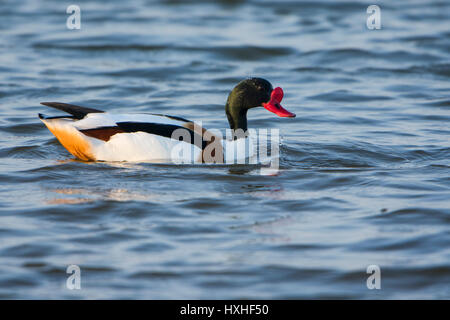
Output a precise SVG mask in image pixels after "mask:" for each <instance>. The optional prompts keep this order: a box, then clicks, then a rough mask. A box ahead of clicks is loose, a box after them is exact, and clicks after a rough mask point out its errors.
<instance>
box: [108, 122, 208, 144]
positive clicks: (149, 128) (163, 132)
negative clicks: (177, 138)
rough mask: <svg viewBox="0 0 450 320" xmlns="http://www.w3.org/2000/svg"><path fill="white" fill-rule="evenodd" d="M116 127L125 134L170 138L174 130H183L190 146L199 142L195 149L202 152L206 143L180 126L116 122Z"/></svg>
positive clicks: (197, 135) (199, 136)
mask: <svg viewBox="0 0 450 320" xmlns="http://www.w3.org/2000/svg"><path fill="white" fill-rule="evenodd" d="M116 124H117V126H118V127H119V128H120V129H122V130H123V131H125V132H139V131H141V132H147V133H151V134H156V135H158V136H162V137H166V138H170V139H171V138H172V134H173V132H174V131H175V130H178V129H183V130H185V131H186V132H187V133H188V134H189V136H190V141H185V142H190V143H191V144H195V143H196V142H201V145H197V147H199V148H201V149H202V150H203V149H205V147H206V144H207V142H206V141H203V138H202V136H201V135H199V134H198V133H195V132H194V131H193V130H190V129H187V128H185V127H182V126H177V125H173V124H162V123H152V122H117V123H116Z"/></svg>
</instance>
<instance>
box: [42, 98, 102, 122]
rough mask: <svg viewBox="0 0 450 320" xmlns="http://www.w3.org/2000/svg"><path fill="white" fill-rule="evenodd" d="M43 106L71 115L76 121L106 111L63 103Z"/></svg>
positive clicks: (44, 103) (48, 103) (49, 103)
mask: <svg viewBox="0 0 450 320" xmlns="http://www.w3.org/2000/svg"><path fill="white" fill-rule="evenodd" d="M41 104H42V105H44V106H48V107H52V108H55V109H58V110H61V111H64V112H67V113H69V114H71V115H72V116H73V117H74V118H75V119H79V120H81V119H83V118H84V117H85V116H86V115H87V114H88V113H102V112H104V111H101V110H97V109H92V108H85V107H80V106H76V105H73V104H68V103H62V102H41Z"/></svg>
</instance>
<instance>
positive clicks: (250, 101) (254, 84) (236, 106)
mask: <svg viewBox="0 0 450 320" xmlns="http://www.w3.org/2000/svg"><path fill="white" fill-rule="evenodd" d="M281 99H283V90H282V89H281V88H275V90H274V89H273V87H272V85H271V84H270V82H269V81H267V80H265V79H262V78H250V79H246V80H243V81H241V82H239V83H238V84H237V85H236V86H235V87H234V89H233V90H232V91H231V92H230V95H229V96H228V100H227V104H226V105H225V112H226V114H227V118H228V122H229V123H230V128H231V129H234V130H237V129H242V130H244V132H245V131H247V110H248V109H251V108H255V107H264V108H266V109H267V110H269V111H271V112H273V113H275V114H277V115H279V116H280V117H295V114H293V113H291V112H289V111H287V110H285V109H283V107H281V105H280V102H281Z"/></svg>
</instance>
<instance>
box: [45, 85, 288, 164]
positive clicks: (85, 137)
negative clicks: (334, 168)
mask: <svg viewBox="0 0 450 320" xmlns="http://www.w3.org/2000/svg"><path fill="white" fill-rule="evenodd" d="M282 99H283V90H282V89H281V88H280V87H277V88H275V89H273V88H272V85H271V84H270V82H269V81H267V80H265V79H262V78H250V79H246V80H243V81H241V82H239V83H238V84H237V85H236V86H235V87H234V88H233V90H232V91H231V92H230V94H229V96H228V100H227V103H226V105H225V113H226V115H227V118H228V122H229V124H230V128H231V129H232V131H233V132H238V131H239V129H241V130H240V132H243V133H244V139H245V134H246V133H247V131H248V130H247V111H248V110H249V109H251V108H255V107H261V106H262V107H264V108H265V109H267V110H269V111H271V112H273V113H275V114H276V115H278V116H280V117H295V114H294V113H291V112H289V111H287V110H285V109H284V108H283V107H282V106H281V105H280V102H281V100H282ZM41 104H43V105H46V106H49V107H52V108H56V109H59V110H61V111H64V112H67V113H69V114H70V116H56V117H47V116H45V115H43V114H39V118H40V119H41V120H42V122H44V124H45V125H46V126H47V128H48V129H49V130H50V132H52V133H53V134H54V135H55V137H56V138H57V139H58V140H59V142H60V143H61V144H62V145H63V146H64V147H65V148H66V149H67V151H69V152H70V153H71V154H72V155H74V156H75V157H76V158H78V159H81V160H85V161H134V162H136V161H158V162H159V161H161V162H164V161H171V160H174V157H176V156H174V152H173V151H174V148H177V147H180V145H181V146H182V147H189V149H190V151H192V152H191V153H189V152H184V153H183V152H181V153H177V154H184V157H186V154H188V155H189V159H194V161H195V162H218V163H223V147H224V146H225V145H226V146H227V147H229V146H230V145H232V144H236V143H239V142H240V141H242V138H241V139H237V138H239V136H238V135H235V136H234V137H235V139H232V140H231V141H229V140H227V139H222V138H221V137H220V136H218V135H215V134H213V133H210V132H208V131H207V130H205V129H203V128H200V129H199V128H197V127H198V126H196V124H195V123H194V122H192V121H189V120H186V119H184V118H181V117H175V116H168V115H162V114H152V113H139V114H133V113H123V114H122V113H119V114H114V113H108V112H104V111H101V110H97V109H92V108H85V107H80V106H76V105H72V104H66V103H60V102H42V103H41ZM179 129H181V130H179ZM236 137H237V138H236ZM207 150H208V152H206V151H207ZM184 151H186V150H184ZM189 159H184V160H189ZM176 160H178V161H180V159H176ZM181 160H183V159H181Z"/></svg>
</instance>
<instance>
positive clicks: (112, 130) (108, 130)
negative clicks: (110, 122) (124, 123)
mask: <svg viewBox="0 0 450 320" xmlns="http://www.w3.org/2000/svg"><path fill="white" fill-rule="evenodd" d="M80 132H82V133H84V134H85V135H87V136H88V137H92V138H96V139H100V140H103V141H109V139H111V137H112V136H113V135H115V134H117V133H124V132H125V131H123V130H122V129H120V128H119V127H100V128H94V129H84V130H80Z"/></svg>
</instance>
